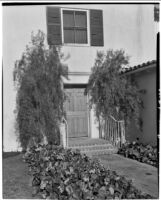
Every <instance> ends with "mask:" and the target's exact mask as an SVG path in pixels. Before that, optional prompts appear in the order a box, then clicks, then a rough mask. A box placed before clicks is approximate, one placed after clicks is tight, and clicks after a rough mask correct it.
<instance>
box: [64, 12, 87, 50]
mask: <svg viewBox="0 0 161 200" xmlns="http://www.w3.org/2000/svg"><path fill="white" fill-rule="evenodd" d="M66 10H72V11H84V12H86V16H87V43H86V44H81V43H64V27H63V11H66ZM61 35H62V44H63V45H67V46H90V26H89V10H86V9H78V8H61Z"/></svg>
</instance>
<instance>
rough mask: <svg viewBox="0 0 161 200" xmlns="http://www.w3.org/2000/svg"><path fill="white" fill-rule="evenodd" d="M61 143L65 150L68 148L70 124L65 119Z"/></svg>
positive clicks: (62, 124) (61, 131) (61, 130)
mask: <svg viewBox="0 0 161 200" xmlns="http://www.w3.org/2000/svg"><path fill="white" fill-rule="evenodd" d="M60 134H61V143H62V145H63V147H64V148H68V123H67V120H66V119H65V118H64V117H63V119H62V123H61V125H60Z"/></svg>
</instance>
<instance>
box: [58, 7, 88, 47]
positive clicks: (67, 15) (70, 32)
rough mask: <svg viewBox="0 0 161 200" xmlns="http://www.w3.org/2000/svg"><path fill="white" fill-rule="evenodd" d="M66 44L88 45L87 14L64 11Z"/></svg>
mask: <svg viewBox="0 0 161 200" xmlns="http://www.w3.org/2000/svg"><path fill="white" fill-rule="evenodd" d="M62 15H63V35H64V43H76V44H87V43H88V37H87V12H86V11H73V10H63V12H62Z"/></svg>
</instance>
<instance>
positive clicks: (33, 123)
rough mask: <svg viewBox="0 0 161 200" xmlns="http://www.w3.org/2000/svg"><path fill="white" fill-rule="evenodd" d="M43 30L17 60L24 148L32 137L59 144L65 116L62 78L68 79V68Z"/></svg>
mask: <svg viewBox="0 0 161 200" xmlns="http://www.w3.org/2000/svg"><path fill="white" fill-rule="evenodd" d="M44 40H45V36H44V33H42V32H41V31H39V32H38V33H37V34H36V35H32V37H31V44H30V45H29V46H27V47H26V50H25V52H24V53H23V54H22V57H21V58H20V60H18V61H16V63H15V69H14V81H15V83H16V86H17V108H16V111H17V129H18V133H19V135H18V136H19V141H20V143H21V146H22V148H23V149H24V150H25V149H26V148H27V146H28V144H29V141H30V139H32V138H34V139H35V140H34V141H35V142H41V140H42V139H43V138H44V137H46V139H47V141H48V142H49V141H53V142H55V143H56V144H59V142H60V136H59V123H60V120H61V118H62V116H63V115H64V110H63V103H64V101H65V94H64V92H63V90H62V83H61V82H62V77H66V78H67V71H68V69H67V67H66V66H64V65H63V64H62V63H61V58H62V55H61V53H60V48H58V47H55V46H52V48H50V49H48V48H47V47H46V46H45V44H44Z"/></svg>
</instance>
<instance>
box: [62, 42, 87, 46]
mask: <svg viewBox="0 0 161 200" xmlns="http://www.w3.org/2000/svg"><path fill="white" fill-rule="evenodd" d="M62 45H63V46H72V47H90V44H79V43H63V44H62Z"/></svg>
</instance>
